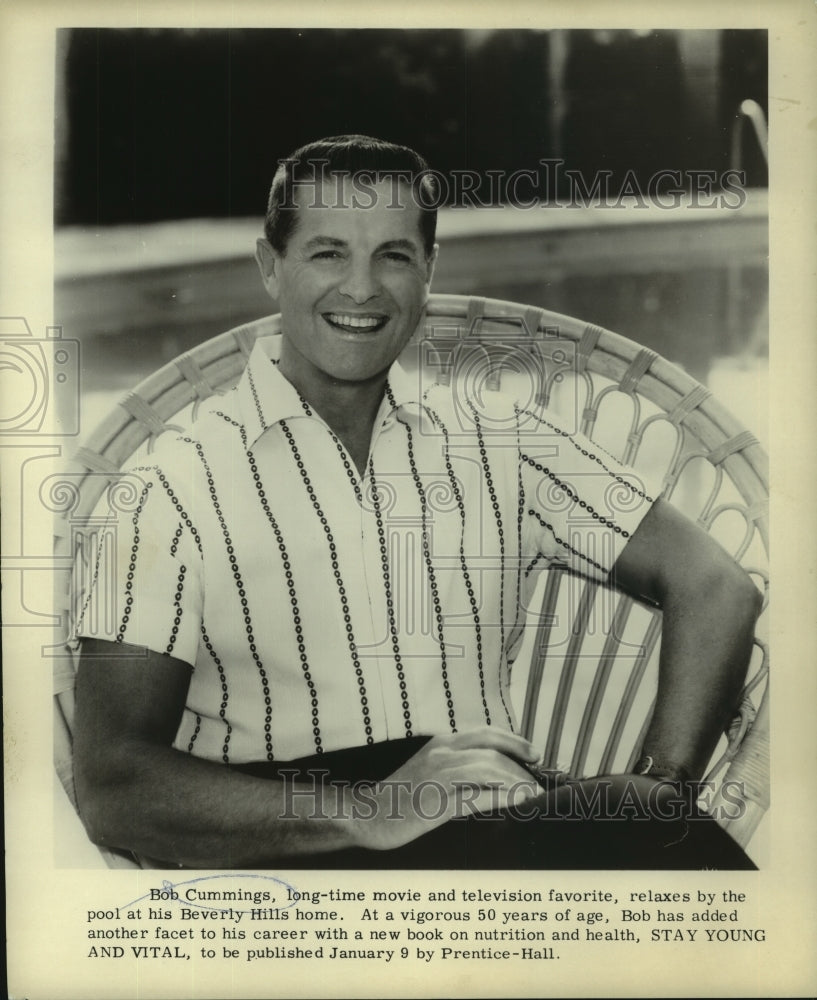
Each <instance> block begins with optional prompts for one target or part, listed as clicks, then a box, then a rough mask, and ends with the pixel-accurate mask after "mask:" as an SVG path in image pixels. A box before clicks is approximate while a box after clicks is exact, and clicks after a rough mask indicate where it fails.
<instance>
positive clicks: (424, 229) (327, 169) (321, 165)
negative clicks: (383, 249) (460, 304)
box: [264, 135, 439, 257]
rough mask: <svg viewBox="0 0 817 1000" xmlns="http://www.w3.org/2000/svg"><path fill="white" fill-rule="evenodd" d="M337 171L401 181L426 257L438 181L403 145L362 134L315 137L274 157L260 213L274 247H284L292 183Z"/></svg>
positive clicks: (290, 222) (292, 208) (292, 216)
mask: <svg viewBox="0 0 817 1000" xmlns="http://www.w3.org/2000/svg"><path fill="white" fill-rule="evenodd" d="M338 174H348V175H359V176H363V177H365V178H367V179H368V180H369V181H371V182H376V181H379V180H383V179H393V180H395V182H396V181H397V180H400V181H402V182H403V183H405V185H406V186H407V187H408V188H409V189H410V190H411V194H412V197H413V198H414V201H415V204H416V205H417V207H418V208H419V209H420V234H421V237H422V240H423V249H424V251H425V255H426V257H431V254H432V252H433V250H434V238H435V235H436V232H437V201H438V190H439V187H438V184H437V182H436V180H435V178H434V175H433V174H432V172H431V170H430V168H429V165H428V163H427V162H426V161H425V159H423V157H422V156H420V154H419V153H416V152H415V151H414V150H413V149H409V147H408V146H398V145H396V144H395V143H393V142H387V141H386V140H385V139H374V138H372V137H371V136H368V135H337V136H332V137H330V138H327V139H318V140H317V141H316V142H310V143H307V144H306V145H305V146H301V147H300V148H299V149H296V150H295V152H294V153H292V155H291V156H288V157H287V158H286V159H285V160H280V161H279V165H278V169H277V170H276V171H275V176H274V177H273V179H272V186H271V188H270V193H269V201H268V202H267V214H266V217H265V219H264V235H265V236H266V238H267V240H268V242H269V243H270V245H271V246H272V248H273V249H274V250H276V251H277V252H278V253H280V254H284V253H286V247H287V242H288V240H289V237H290V236H291V235H292V232H293V231H294V229H295V225H296V221H297V211H298V210H297V206H296V204H295V203H294V200H293V194H294V191H295V188H296V187H297V185H298V184H305V183H306V184H311V185H315V184H316V183H317V182H319V181H320V180H321V178H324V177H328V176H331V175H338Z"/></svg>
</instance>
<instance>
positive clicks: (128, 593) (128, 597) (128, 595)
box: [116, 483, 153, 642]
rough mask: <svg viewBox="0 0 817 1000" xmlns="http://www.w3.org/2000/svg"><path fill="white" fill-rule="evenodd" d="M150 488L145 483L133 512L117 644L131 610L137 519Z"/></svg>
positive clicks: (126, 625)
mask: <svg viewBox="0 0 817 1000" xmlns="http://www.w3.org/2000/svg"><path fill="white" fill-rule="evenodd" d="M151 486H153V483H147V484H146V485H145V486H144V487H143V488H142V492H141V494H140V495H139V504H138V505H137V507H136V510H135V511H134V512H133V545H131V550H130V564H129V565H128V575H127V579H126V581H125V608H124V611H123V612H122V621H121V622H120V623H119V631H118V632H117V634H116V641H117V642H123V641H124V638H125V632H126V630H127V628H128V622H129V621H130V615H131V611H132V610H133V577H134V574H135V572H136V559H137V556H138V555H139V517H140V516H141V514H142V508H143V507H144V506H145V501H146V500H147V498H148V493H149V491H150V488H151Z"/></svg>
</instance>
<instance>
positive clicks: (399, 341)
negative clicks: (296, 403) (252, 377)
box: [258, 177, 433, 391]
mask: <svg viewBox="0 0 817 1000" xmlns="http://www.w3.org/2000/svg"><path fill="white" fill-rule="evenodd" d="M393 188H394V185H393V184H392V183H391V182H390V181H382V182H380V183H378V184H373V185H370V186H368V187H367V188H366V190H365V192H361V191H360V190H356V189H355V187H354V185H353V184H352V182H351V181H350V179H349V178H348V177H347V178H338V179H330V180H329V181H326V182H324V183H323V184H322V185H321V186H320V188H319V190H318V192H316V191H315V190H314V189H312V188H310V187H304V188H301V189H299V190H298V191H297V192H296V195H295V198H294V200H295V203H296V204H297V205H298V209H297V221H296V225H295V228H294V231H293V233H292V234H291V235H290V238H289V242H288V244H287V248H286V253H285V254H284V255H281V254H278V253H276V251H274V250H273V249H272V247H271V246H270V245H269V243H267V242H266V240H259V246H258V262H259V266H260V268H261V273H262V276H263V278H264V284H265V285H266V288H267V291H268V292H269V294H270V295H271V296H272V298H274V299H277V300H278V304H279V307H280V310H281V318H282V334H283V338H282V346H281V360H280V366H281V370H282V372H283V373H284V374H285V375H287V376H288V377H289V378H290V379H291V380H292V381H293V382H294V383H295V384H296V385H297V386H298V387H299V388H300V389H301V391H304V390H306V389H307V388H309V387H315V388H317V387H318V386H319V385H320V383H321V381H322V380H324V379H325V377H326V376H329V378H330V379H333V380H338V381H344V382H361V381H365V380H367V379H372V378H376V377H377V376H378V375H381V374H382V373H383V372H385V371H386V370H387V369H388V368H389V366H390V365H391V363H392V361H394V359H395V358H396V357H397V355H398V354H399V353H400V351H401V350H402V349H403V347H404V346H405V344H406V342H407V341H408V340H409V338H410V337H411V335H412V333H413V332H414V330H415V328H416V326H417V323H418V321H419V318H420V314H421V313H422V310H423V306H424V305H425V301H426V298H427V296H428V289H429V285H430V282H431V275H432V271H433V259H432V260H430V261H429V260H427V259H426V256H425V252H424V250H423V242H422V238H421V235H420V210H419V208H418V207H417V206H416V205H415V204H414V202H413V200H412V198H411V191H410V189H409V188H408V187H406V186H404V185H402V184H401V185H400V186H399V188H398V192H399V195H398V196H396V194H397V192H395V190H394V189H393Z"/></svg>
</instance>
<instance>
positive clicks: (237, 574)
mask: <svg viewBox="0 0 817 1000" xmlns="http://www.w3.org/2000/svg"><path fill="white" fill-rule="evenodd" d="M185 440H186V441H188V442H189V443H190V444H192V445H193V446H194V447H195V449H196V454H197V455H198V457H199V459H200V461H201V463H202V466H203V467H204V473H205V475H206V477H207V488H208V490H209V493H210V500H211V502H212V504H213V510H214V511H215V514H216V517H217V518H218V522H219V525H220V527H221V533H222V535H223V536H224V544H225V546H226V549H227V556H228V558H229V560H230V566H231V567H232V570H233V579H234V580H235V585H236V590H237V591H238V596H239V600H240V601H241V612H242V616H243V618H244V628H245V632H246V634H247V643H248V644H249V649H250V653H251V655H252V659H253V662H254V663H255V666H256V668H257V670H258V674H259V677H260V679H261V690H262V691H263V694H264V705H265V719H264V743H265V745H266V752H267V760H274V759H275V757H274V754H273V749H272V698H271V697H270V686H269V678H268V677H267V671H266V669H265V668H264V664H263V663H262V662H261V659H260V657H259V656H258V647H257V645H256V642H255V631H254V628H253V624H252V616H251V614H250V606H249V602H248V601H247V593H246V590H245V589H244V581H243V580H242V578H241V571H240V569H239V566H238V560H237V559H236V557H235V550H234V548H233V542H232V538H231V537H230V532H229V529H228V528H227V522H226V521H225V520H224V513H223V511H222V509H221V504H220V502H219V499H218V494H217V493H216V486H215V482H214V480H213V474H212V472H211V470H210V466H209V465H208V463H207V459H206V457H205V455H204V449H203V448H202V446H201V444H200V442H198V441H193V440H191V439H190V438H185Z"/></svg>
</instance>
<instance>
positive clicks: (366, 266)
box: [338, 260, 380, 304]
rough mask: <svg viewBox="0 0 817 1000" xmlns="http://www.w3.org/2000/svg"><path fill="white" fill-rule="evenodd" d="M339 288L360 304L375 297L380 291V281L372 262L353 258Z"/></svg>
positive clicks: (342, 292)
mask: <svg viewBox="0 0 817 1000" xmlns="http://www.w3.org/2000/svg"><path fill="white" fill-rule="evenodd" d="M338 290H339V291H340V292H341V294H343V295H347V296H348V297H349V298H350V299H352V300H353V301H355V302H357V303H358V304H362V303H364V302H368V301H369V299H372V298H374V297H375V295H377V294H378V292H379V291H380V282H379V280H378V277H377V273H376V271H375V268H374V265H373V264H372V262H371V261H369V260H351V261H350V262H349V265H348V267H347V268H346V270H345V272H344V275H343V279H342V280H341V283H340V286H339V289H338Z"/></svg>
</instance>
